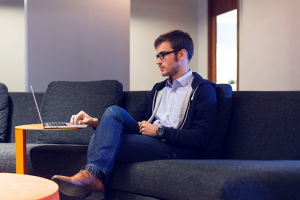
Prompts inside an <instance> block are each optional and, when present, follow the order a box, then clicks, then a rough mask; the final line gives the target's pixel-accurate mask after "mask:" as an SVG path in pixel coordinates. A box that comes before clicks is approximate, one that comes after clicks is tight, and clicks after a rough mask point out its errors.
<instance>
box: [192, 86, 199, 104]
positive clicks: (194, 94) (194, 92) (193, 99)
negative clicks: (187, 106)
mask: <svg viewBox="0 0 300 200" xmlns="http://www.w3.org/2000/svg"><path fill="white" fill-rule="evenodd" d="M197 89H198V86H197V87H196V89H195V90H194V92H193V96H192V98H191V101H193V100H194V96H195V93H196V91H197Z"/></svg>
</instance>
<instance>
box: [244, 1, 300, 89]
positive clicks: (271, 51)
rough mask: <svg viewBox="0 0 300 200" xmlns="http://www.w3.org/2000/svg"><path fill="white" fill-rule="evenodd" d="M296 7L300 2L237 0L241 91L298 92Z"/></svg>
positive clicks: (299, 61) (299, 38) (298, 14)
mask: <svg viewBox="0 0 300 200" xmlns="http://www.w3.org/2000/svg"><path fill="white" fill-rule="evenodd" d="M299 8H300V1H299V0H288V1H282V0H263V1H261V0H240V34H241V35H240V63H239V67H240V76H239V80H240V90H262V91H266V90H270V91H275V90H300V80H299V77H300V36H299V35H300V23H299V18H300V12H299Z"/></svg>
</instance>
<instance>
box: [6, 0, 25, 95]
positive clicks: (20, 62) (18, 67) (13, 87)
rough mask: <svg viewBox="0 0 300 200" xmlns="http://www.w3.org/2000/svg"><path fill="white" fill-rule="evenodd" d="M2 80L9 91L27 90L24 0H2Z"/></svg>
mask: <svg viewBox="0 0 300 200" xmlns="http://www.w3.org/2000/svg"><path fill="white" fill-rule="evenodd" d="M0 82H1V83H4V84H5V85H6V86H7V87H8V90H9V92H24V91H25V20H24V3H23V0H1V1H0Z"/></svg>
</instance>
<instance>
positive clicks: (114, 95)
mask: <svg viewBox="0 0 300 200" xmlns="http://www.w3.org/2000/svg"><path fill="white" fill-rule="evenodd" d="M122 92H123V86H122V84H121V83H120V82H118V81H114V80H104V81H91V82H70V81H57V82H52V83H50V84H49V85H48V88H47V91H46V93H45V95H44V98H43V102H42V106H41V115H42V119H43V122H69V121H70V118H71V116H72V115H75V114H77V113H79V112H80V111H81V110H83V111H85V112H86V113H87V114H89V115H90V116H92V117H96V118H101V117H102V115H103V113H104V111H105V109H106V108H107V107H109V106H111V105H120V104H121V100H122ZM94 132H95V130H94V129H93V128H91V127H89V128H86V129H79V130H71V131H57V130H52V131H39V133H38V137H37V143H40V144H84V145H85V144H88V143H89V140H90V138H91V136H92V135H93V134H94Z"/></svg>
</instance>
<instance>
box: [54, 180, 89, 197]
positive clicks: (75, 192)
mask: <svg viewBox="0 0 300 200" xmlns="http://www.w3.org/2000/svg"><path fill="white" fill-rule="evenodd" d="M52 180H53V181H54V182H55V183H57V184H58V186H59V191H61V192H62V193H64V194H65V195H68V196H85V195H87V194H88V193H91V190H86V189H83V188H82V187H81V186H79V185H76V184H74V183H70V182H68V181H65V180H62V179H59V178H53V179H52Z"/></svg>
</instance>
